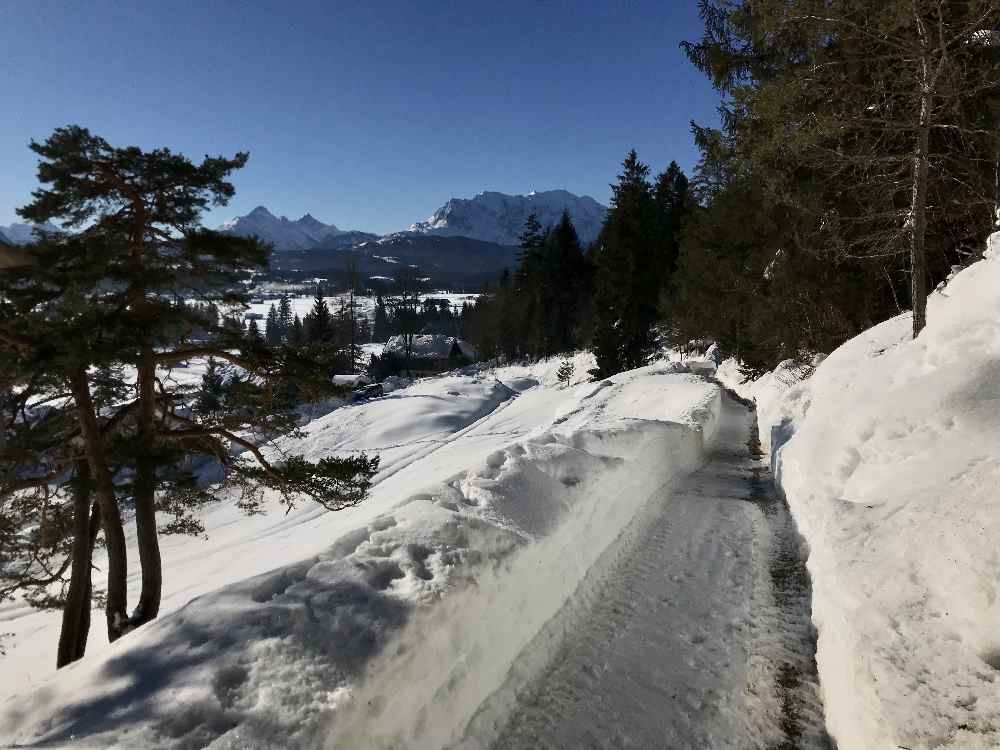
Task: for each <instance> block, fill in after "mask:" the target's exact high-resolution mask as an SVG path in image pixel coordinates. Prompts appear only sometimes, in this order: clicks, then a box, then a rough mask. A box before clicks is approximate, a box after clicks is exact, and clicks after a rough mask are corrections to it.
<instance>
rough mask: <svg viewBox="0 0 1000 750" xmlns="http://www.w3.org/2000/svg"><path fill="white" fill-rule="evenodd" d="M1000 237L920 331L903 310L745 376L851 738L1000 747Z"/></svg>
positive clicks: (831, 700)
mask: <svg viewBox="0 0 1000 750" xmlns="http://www.w3.org/2000/svg"><path fill="white" fill-rule="evenodd" d="M991 245H992V247H991V249H990V250H988V251H987V253H986V257H985V259H984V260H982V261H979V262H977V263H974V264H972V265H971V266H969V267H968V268H966V269H964V270H962V271H961V272H959V273H958V274H956V275H955V277H954V278H953V279H952V280H951V281H950V282H949V283H948V284H947V286H945V287H943V288H941V289H939V290H938V291H936V292H935V293H934V294H932V295H931V296H930V299H929V300H928V316H927V319H928V325H927V327H926V328H925V329H924V330H923V331H922V332H921V333H920V335H919V336H918V337H917V338H916V339H912V338H911V318H910V315H909V314H905V315H901V316H899V317H896V318H893V319H892V320H889V321H886V322H885V323H882V324H881V325H878V326H875V327H874V328H872V329H870V330H868V331H865V332H864V333H862V334H861V335H859V336H857V337H856V338H854V339H852V340H851V341H848V342H847V343H846V344H844V345H843V346H841V347H840V348H839V349H837V350H836V351H834V352H833V353H832V354H831V355H830V356H829V357H828V358H826V359H825V360H824V361H823V362H822V363H821V364H820V365H819V367H818V369H817V370H816V372H815V373H814V374H813V375H812V376H811V377H810V378H808V379H807V380H804V381H802V382H801V383H798V384H793V383H792V382H791V381H788V384H787V385H786V386H785V388H784V389H777V388H775V387H774V381H773V379H762V381H758V383H755V384H753V385H751V386H749V387H747V388H745V389H744V391H745V392H747V391H749V393H750V394H751V395H755V396H756V397H757V400H758V405H759V407H760V408H759V413H760V415H761V418H762V419H765V418H766V417H767V415H770V420H769V421H770V426H771V427H772V435H771V438H772V441H771V442H772V463H773V465H774V467H775V477H776V479H777V481H778V483H779V486H780V487H781V488H782V489H783V491H784V493H785V495H786V496H787V499H788V503H789V505H790V507H791V510H792V512H793V514H794V516H795V520H796V522H797V523H798V526H799V529H800V531H801V533H802V534H803V536H804V537H805V539H806V541H807V543H808V545H809V560H808V567H809V572H810V574H811V575H812V581H813V619H814V622H815V624H816V627H817V630H818V634H819V642H818V650H817V663H818V666H819V671H820V678H821V682H822V686H823V697H824V703H825V706H826V716H827V726H828V729H829V731H830V733H831V735H832V736H833V737H834V739H835V740H836V741H837V743H838V745H839V747H840V748H842V750H878V749H881V748H897V747H905V748H911V749H912V750H923V749H930V748H939V749H944V748H947V749H949V750H958V749H959V748H961V749H962V750H986V749H987V748H997V747H1000V690H998V685H1000V630H998V627H997V625H998V623H1000V584H998V582H1000V555H998V552H997V539H998V538H1000V491H998V486H1000V234H997V235H994V237H993V239H992V241H991ZM784 369H787V367H786V368H784ZM767 427H768V425H767V423H766V422H765V423H762V424H761V428H762V430H766V429H767Z"/></svg>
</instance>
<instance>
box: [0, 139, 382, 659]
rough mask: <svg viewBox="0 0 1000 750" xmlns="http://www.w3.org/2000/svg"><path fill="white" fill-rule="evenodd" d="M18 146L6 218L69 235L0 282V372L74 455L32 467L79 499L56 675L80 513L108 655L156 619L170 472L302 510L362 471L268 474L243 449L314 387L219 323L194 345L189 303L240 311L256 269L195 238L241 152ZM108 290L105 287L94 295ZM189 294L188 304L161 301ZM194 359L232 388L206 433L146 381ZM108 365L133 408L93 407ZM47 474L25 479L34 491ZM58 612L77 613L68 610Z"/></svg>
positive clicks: (292, 421)
mask: <svg viewBox="0 0 1000 750" xmlns="http://www.w3.org/2000/svg"><path fill="white" fill-rule="evenodd" d="M31 148H32V149H33V150H34V151H35V152H36V153H37V154H38V155H39V156H40V157H41V161H40V163H39V169H38V176H39V180H40V182H41V183H42V184H43V186H45V187H43V188H39V189H38V190H36V191H34V193H33V198H34V200H33V202H32V203H31V204H30V205H28V206H26V207H24V208H22V209H20V214H21V215H22V216H24V217H26V218H30V219H31V220H33V221H38V222H44V221H48V220H56V221H60V222H61V223H62V224H63V226H64V227H66V228H67V229H69V230H74V229H76V230H79V231H77V232H76V233H75V234H73V233H68V234H67V235H65V236H63V237H58V238H51V239H50V240H48V241H46V242H45V243H42V244H39V245H38V246H37V247H35V248H33V249H32V250H31V253H32V255H33V256H34V257H35V258H37V262H34V263H32V264H29V265H27V266H25V267H23V268H18V269H16V270H15V271H13V272H6V273H4V274H0V300H3V302H2V303H0V373H4V374H6V375H8V376H9V377H10V378H11V382H12V383H21V382H28V383H33V384H35V385H33V386H32V388H33V389H37V388H38V387H39V384H44V385H45V388H47V389H48V390H49V391H50V395H55V394H59V395H60V396H61V397H62V398H63V399H64V400H63V403H65V404H67V405H71V407H70V406H67V408H71V411H69V412H66V413H69V414H72V415H73V416H74V417H75V422H76V425H75V429H76V431H77V432H76V435H75V436H72V435H71V438H72V439H70V440H68V441H67V439H66V435H65V434H64V435H63V436H62V437H61V438H60V441H59V442H60V443H61V444H63V445H66V446H69V445H73V446H79V448H80V449H82V451H83V457H81V456H80V455H79V453H78V452H77V450H76V449H74V451H73V452H72V454H65V453H60V449H59V447H58V445H55V444H53V445H52V446H49V447H47V448H45V450H44V451H42V450H41V446H40V447H39V452H38V455H39V456H40V457H42V456H44V461H45V463H44V464H43V466H47V467H50V468H51V469H52V470H54V471H57V472H58V478H57V479H56V480H55V481H56V482H58V481H59V480H61V479H62V478H63V477H66V476H67V475H69V476H71V477H72V479H73V481H74V482H75V485H74V486H75V487H77V488H78V489H79V497H80V498H83V500H81V501H80V502H74V522H73V529H74V533H73V545H72V546H73V554H72V561H71V563H70V565H71V580H70V589H71V590H72V592H73V593H72V595H71V596H69V597H68V598H67V605H66V609H64V614H65V617H64V633H63V636H61V646H60V660H61V663H65V662H63V661H62V659H63V655H64V653H66V654H68V655H69V657H70V658H78V656H77V655H78V654H82V647H83V645H85V632H84V629H83V628H82V626H81V625H80V622H82V621H83V620H84V619H85V618H83V616H82V609H83V607H84V606H88V607H89V575H90V574H89V570H90V565H89V557H88V556H89V552H88V549H92V548H93V541H92V533H93V524H92V522H91V521H92V519H93V518H94V513H93V512H91V513H87V510H90V508H89V505H90V503H91V502H92V501H96V503H97V507H98V510H99V513H100V524H101V525H102V527H103V532H104V543H105V549H106V551H107V556H108V563H107V574H108V582H107V596H106V602H107V605H106V613H107V621H108V636H109V639H111V640H115V639H116V638H118V637H120V636H122V635H124V634H125V633H126V632H128V631H129V630H131V629H133V628H135V627H138V626H139V625H142V624H143V623H144V622H147V621H148V620H149V619H151V618H152V617H155V616H156V614H157V611H158V609H159V602H160V591H161V585H162V571H161V560H160V555H159V542H158V535H159V532H158V529H157V523H156V512H157V510H158V509H167V511H168V512H171V513H173V510H170V508H179V507H182V506H183V505H184V504H185V503H187V502H191V503H196V502H200V501H203V499H204V493H203V492H202V491H201V490H199V489H198V488H197V486H196V484H195V483H194V482H193V481H192V477H191V475H190V473H189V472H187V471H186V470H185V469H184V467H185V466H187V465H188V464H189V462H187V461H186V459H187V457H189V456H194V455H202V456H204V455H207V456H209V457H212V458H214V459H215V460H217V461H219V462H220V463H222V464H223V466H224V467H226V469H227V472H228V477H227V481H230V482H232V483H234V484H237V485H238V486H239V487H240V488H241V489H242V490H243V492H244V493H245V496H248V497H249V496H253V494H254V493H256V492H259V491H260V489H261V488H273V489H275V490H276V491H278V492H279V493H281V495H282V497H283V499H284V500H285V502H288V503H293V502H294V501H295V498H296V496H298V495H299V494H305V495H307V496H309V497H312V498H313V499H315V500H317V501H318V502H320V503H322V504H324V505H325V506H326V507H329V508H331V509H337V508H339V507H344V506H346V505H350V504H354V503H356V502H359V501H360V500H361V499H362V498H363V497H364V494H365V492H366V491H367V487H368V484H369V480H370V477H371V473H372V472H373V471H374V469H375V467H376V466H377V459H374V460H372V459H368V458H367V457H364V458H362V459H360V460H357V459H353V458H352V459H324V460H323V461H319V462H317V463H315V464H313V463H309V462H306V461H304V460H303V459H302V458H301V457H297V456H291V457H288V458H287V459H284V460H282V461H281V462H280V463H272V462H269V461H268V460H267V459H266V458H265V457H264V456H263V454H261V453H260V452H259V451H258V450H257V446H256V444H255V443H254V442H252V440H250V439H248V438H247V437H245V436H246V435H254V434H267V435H272V436H273V435H280V434H284V433H287V432H289V431H291V430H294V429H295V426H296V424H297V415H296V413H295V404H294V403H291V402H288V401H287V400H281V398H280V394H281V393H283V392H284V390H283V387H284V385H285V384H287V383H296V384H298V385H299V387H300V388H303V389H316V391H317V392H321V391H322V390H323V389H324V388H326V389H329V388H331V386H330V385H329V384H328V383H326V384H324V380H325V378H323V377H321V376H319V375H317V373H316V367H315V363H313V362H310V361H309V360H308V359H307V358H303V357H302V356H299V355H296V354H295V353H293V352H289V351H285V350H284V349H282V350H280V351H278V352H274V353H270V352H269V351H268V350H267V349H265V348H264V347H262V346H258V345H257V344H256V343H255V342H253V341H250V340H249V338H248V337H244V336H243V331H242V327H241V326H240V324H239V322H238V321H235V320H234V318H233V317H232V316H230V317H229V321H230V322H226V323H224V324H223V325H222V326H219V327H217V328H215V329H213V330H208V331H207V336H206V335H205V327H206V325H208V321H207V318H206V316H205V315H204V314H202V312H201V311H200V310H199V306H198V305H197V304H195V303H197V302H206V301H207V299H208V298H212V297H214V298H219V297H222V296H225V298H226V299H227V301H229V302H230V303H231V304H234V305H235V306H237V307H238V308H242V309H245V308H246V296H245V294H244V293H243V292H242V291H241V290H242V285H241V283H240V280H241V278H242V277H243V276H245V275H246V274H249V273H253V272H259V271H260V270H261V269H262V268H264V267H266V264H267V256H268V252H269V250H268V248H267V247H266V246H264V245H262V244H261V243H259V242H257V241H256V240H255V239H253V238H242V237H233V236H229V235H223V234H219V233H216V232H212V231H208V230H204V229H201V228H200V215H201V212H202V211H203V210H204V209H205V208H206V207H207V206H208V205H213V204H214V205H224V204H225V203H226V202H227V200H228V199H229V198H230V197H231V196H232V194H233V187H232V185H231V184H230V183H229V182H227V180H226V178H227V177H228V175H229V174H230V173H231V172H232V171H233V170H235V169H238V168H240V167H242V166H243V164H244V163H245V162H246V159H247V156H246V154H237V156H236V157H235V158H233V159H224V158H218V157H217V158H212V157H206V158H205V160H204V161H203V162H202V163H201V164H198V165H196V164H193V163H192V162H190V161H189V160H188V159H186V158H185V157H183V156H181V155H178V154H174V153H172V152H170V151H169V150H168V149H157V150H153V151H143V150H141V149H139V148H135V147H132V148H114V147H112V146H111V145H110V144H108V143H107V142H106V141H105V140H104V139H102V138H99V137H97V136H94V135H92V134H91V133H90V132H89V131H87V130H86V129H84V128H80V127H76V126H72V127H67V128H60V129H57V130H56V131H55V132H54V133H53V135H52V136H51V137H50V138H48V139H47V140H46V141H45V142H44V143H35V142H32V144H31ZM109 278H114V279H115V280H116V284H114V285H110V286H109V284H108V279H109ZM193 289H194V290H197V294H198V295H200V299H194V300H192V304H177V303H175V300H178V299H180V298H181V297H182V296H185V295H190V294H191V292H192V290H193ZM53 290H57V293H55V294H54V293H53ZM254 329H256V323H255V322H252V325H251V331H253V330H254ZM199 330H200V331H201V333H199V336H198V339H197V340H195V339H194V337H193V334H194V332H195V331H199ZM257 335H258V336H259V330H257ZM208 356H214V357H216V358H218V359H220V360H225V361H229V362H231V363H233V364H236V365H238V366H240V367H242V368H243V369H244V370H245V371H246V372H247V384H248V386H247V388H245V389H244V392H243V394H242V395H241V396H240V398H239V399H235V400H233V401H232V403H231V406H232V408H231V409H227V411H226V412H225V413H224V414H223V415H220V416H219V417H218V418H217V419H205V418H204V417H202V416H200V415H198V414H196V413H195V412H194V411H193V410H192V409H189V407H191V406H192V405H193V402H194V401H195V400H196V398H197V394H196V393H192V392H191V390H190V389H189V388H185V387H181V386H178V385H177V384H176V383H175V382H173V381H172V380H171V379H169V378H163V379H158V378H157V369H158V368H169V367H171V366H173V365H175V364H177V363H180V362H187V361H189V360H191V359H196V358H199V357H208ZM120 365H127V366H128V367H127V368H125V369H123V370H122V372H128V373H130V374H129V376H128V378H129V385H130V386H131V392H132V393H133V394H135V396H134V398H133V399H130V400H126V401H125V402H124V403H121V404H110V405H109V406H108V408H98V405H97V403H95V392H96V393H99V391H98V390H97V389H95V377H96V376H97V374H98V373H101V372H102V371H104V372H111V371H113V369H112V368H115V367H117V366H120ZM67 398H68V400H66V399H67ZM230 398H233V397H232V395H231V394H228V395H227V399H230ZM29 421H30V422H31V423H32V425H34V424H35V423H36V421H37V420H29ZM231 443H235V444H239V445H242V446H244V447H245V448H247V449H248V450H249V453H248V455H249V456H252V457H251V458H243V457H237V456H234V455H233V452H232V451H230V449H229V445H230V444H231ZM39 445H40V444H39ZM123 472H124V473H123ZM46 476H48V475H47V474H46V475H44V476H42V477H40V478H38V480H37V481H39V482H42V483H43V484H42V485H40V486H44V482H43V480H44V479H45V477H46ZM117 477H125V481H116V478H117ZM123 497H124V498H130V499H131V501H132V503H133V504H134V507H135V522H136V531H137V534H136V538H137V542H138V549H139V558H140V564H141V565H140V567H141V581H142V590H141V593H140V597H139V603H138V605H137V607H136V609H135V611H134V613H133V614H132V615H131V616H130V615H129V614H128V613H127V590H126V571H127V565H126V562H127V561H126V553H125V544H124V530H123V526H122V519H121V512H120V499H121V498H123ZM84 500H85V501H86V502H84ZM84 505H87V506H88V507H87V508H84ZM182 512H183V511H182ZM175 515H176V514H175ZM78 552H79V554H78ZM81 591H82V592H83V593H82V594H81V593H80V592H81ZM70 602H72V603H73V604H70ZM74 607H79V609H78V610H76V611H75V612H74V611H73V608H74ZM71 621H75V623H76V624H72V623H71ZM67 628H68V629H67ZM81 635H82V638H81ZM64 640H65V642H66V643H67V644H68V648H67V649H66V651H65V652H64V651H63V648H62V643H63V641H64Z"/></svg>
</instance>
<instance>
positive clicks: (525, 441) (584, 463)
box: [0, 354, 720, 748]
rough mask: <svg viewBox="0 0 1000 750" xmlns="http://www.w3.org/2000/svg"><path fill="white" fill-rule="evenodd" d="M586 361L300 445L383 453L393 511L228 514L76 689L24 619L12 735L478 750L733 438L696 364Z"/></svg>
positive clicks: (447, 395)
mask: <svg viewBox="0 0 1000 750" xmlns="http://www.w3.org/2000/svg"><path fill="white" fill-rule="evenodd" d="M573 361H574V365H575V375H574V377H573V379H572V380H571V382H570V383H569V384H568V385H563V384H561V383H560V382H559V381H558V378H557V377H556V371H557V370H558V368H559V365H560V361H558V360H554V361H549V362H545V363H541V364H539V365H535V366H530V367H510V368H502V369H498V370H496V371H484V370H479V371H476V370H469V374H453V375H449V376H444V377H440V378H433V379H426V380H420V381H417V382H415V383H413V384H412V385H406V384H405V383H400V384H398V386H402V387H396V388H387V389H386V390H387V391H388V395H387V396H385V397H384V398H380V399H375V400H373V401H370V402H368V403H365V404H361V405H345V406H342V407H340V408H337V409H334V410H333V411H331V412H329V413H328V414H326V415H325V416H322V417H320V418H317V419H315V420H313V421H312V422H310V423H309V424H308V425H307V426H306V427H305V432H306V435H305V436H304V437H303V438H300V439H298V440H297V441H295V442H294V443H293V444H292V445H289V446H287V447H290V448H292V449H294V450H300V451H302V452H304V453H305V454H306V455H307V457H309V458H313V459H315V458H319V457H322V456H328V455H338V454H339V455H343V454H346V453H350V452H353V451H367V452H369V453H377V454H379V455H380V456H381V457H382V464H381V470H380V473H379V475H378V476H377V478H376V485H375V487H374V490H373V492H372V496H371V497H370V499H369V500H367V501H366V502H365V503H364V504H362V505H360V506H358V507H356V508H353V509H351V510H347V511H343V512H340V513H335V514H331V513H325V512H322V510H321V509H319V508H317V507H314V506H309V505H302V506H300V507H299V508H297V509H296V510H294V511H292V512H291V513H289V514H287V515H284V514H283V513H282V512H281V511H280V509H279V508H278V507H277V505H276V504H275V503H272V504H271V506H270V509H269V510H270V512H269V513H267V514H266V515H262V516H253V517H249V518H246V517H243V516H241V515H240V513H239V512H238V511H237V510H235V509H234V508H233V506H232V504H231V502H227V501H225V500H222V501H220V502H219V503H218V504H217V505H215V506H212V507H210V508H209V509H208V510H207V511H206V512H204V513H203V516H202V518H203V521H204V523H205V526H206V529H207V533H208V539H207V540H201V539H192V538H183V537H171V538H166V539H164V540H163V546H162V549H163V556H164V569H165V572H166V581H165V590H164V602H163V608H162V614H161V617H160V618H159V619H158V620H157V621H155V622H154V623H151V624H150V625H148V626H145V627H143V628H141V629H140V630H139V631H137V632H135V633H132V634H130V635H129V636H127V637H126V638H123V639H122V640H120V641H118V642H117V643H116V644H114V645H113V646H109V645H108V644H107V643H106V642H105V638H104V636H103V633H102V627H101V623H100V618H99V617H95V625H94V628H93V631H92V633H91V646H90V649H89V651H88V655H87V657H86V658H85V659H84V660H83V661H81V662H79V663H77V664H75V665H73V666H71V667H69V668H67V669H65V670H62V671H60V672H59V674H58V675H57V676H56V675H54V674H53V671H54V670H53V668H52V667H53V663H54V646H55V640H56V635H57V631H58V616H57V615H56V614H54V613H51V612H37V611H32V610H30V609H28V608H27V607H24V606H19V605H17V604H14V605H10V604H8V605H4V606H3V607H2V608H0V618H2V620H3V627H2V629H3V630H4V631H9V632H11V633H13V636H12V638H10V639H9V640H7V641H5V645H6V647H7V650H8V654H7V656H6V657H4V658H3V666H4V676H5V679H4V680H3V682H2V689H3V691H4V694H5V696H9V698H8V700H6V701H5V702H3V703H0V738H3V740H4V741H8V742H15V743H32V742H42V743H47V744H49V745H63V744H67V743H73V744H77V745H85V746H99V747H121V748H126V747H127V748H134V747H152V748H158V747H162V748H167V747H169V748H175V747H202V746H211V747H214V748H227V747H268V746H281V747H287V746H300V745H303V744H309V743H315V742H320V741H327V740H328V741H330V742H334V740H335V739H336V738H341V739H343V738H350V737H353V736H356V733H357V732H359V731H363V732H364V737H365V738H366V739H365V742H366V743H369V744H377V743H378V742H385V743H388V744H389V745H392V744H393V743H395V742H398V741H400V738H403V744H404V745H407V746H411V747H420V746H422V747H439V746H440V744H441V743H440V742H439V740H440V741H451V740H452V739H454V738H456V737H457V736H458V734H459V733H460V732H461V731H462V729H463V728H464V726H465V725H466V723H467V722H468V720H469V719H470V718H471V717H472V714H473V713H474V712H475V710H476V709H477V707H478V706H479V705H480V704H481V703H482V702H483V701H484V700H485V699H486V698H487V697H488V696H489V695H490V694H491V693H492V692H493V691H494V690H496V689H498V688H499V687H500V686H501V685H502V684H503V683H504V680H505V679H506V677H507V673H508V670H509V669H510V665H511V663H512V662H513V660H514V659H515V658H516V657H517V656H518V654H519V653H520V651H521V650H522V649H523V647H524V645H525V644H527V643H528V642H529V641H531V640H532V639H533V638H534V637H535V635H536V634H537V633H538V632H539V630H540V629H541V628H542V627H543V626H544V625H545V623H546V621H547V620H548V619H549V618H550V617H551V616H552V615H553V614H554V613H555V612H556V611H558V610H559V608H560V607H561V606H562V604H563V602H564V601H565V600H566V599H567V597H569V596H570V594H572V592H573V591H574V589H575V588H576V586H577V585H578V584H579V582H580V581H581V580H582V578H583V577H584V575H585V574H586V572H587V571H588V569H590V567H591V566H592V565H593V563H594V561H595V560H596V559H597V558H598V557H599V556H600V555H601V553H602V551H603V550H604V549H606V548H607V547H608V545H609V544H611V543H612V541H613V540H614V539H615V537H616V536H617V535H618V533H619V532H620V531H621V529H622V528H624V527H625V526H626V525H627V524H628V523H629V522H630V520H631V519H632V518H633V516H634V515H635V513H636V511H637V509H639V508H640V507H641V506H642V505H643V503H644V502H645V501H646V500H647V499H648V498H649V497H650V495H651V494H652V493H653V492H655V491H656V490H658V489H659V488H662V487H663V486H664V485H665V484H666V483H669V482H670V481H673V479H674V478H677V477H681V476H683V475H685V474H687V473H689V472H690V471H691V470H693V469H695V468H696V467H697V466H698V465H699V464H700V462H701V461H702V460H703V455H704V450H705V445H706V439H710V438H711V436H712V435H713V434H714V432H715V430H716V429H717V425H718V416H719V404H720V398H719V391H718V389H717V388H716V387H715V386H714V385H712V384H710V383H707V382H706V381H704V380H702V379H700V378H698V377H696V376H693V375H691V374H687V373H684V372H679V371H678V370H680V369H681V368H680V367H679V366H677V365H671V364H660V365H653V366H650V367H647V368H644V369H641V370H637V371H633V372H629V373H623V374H621V375H618V376H615V377H614V378H612V379H609V380H606V381H601V382H597V383H591V382H585V381H586V372H587V370H588V369H589V368H590V367H592V366H593V359H592V357H590V356H589V355H586V354H580V355H577V356H576V357H575V358H574V360H573ZM135 557H136V555H135V554H134V548H133V554H132V562H133V567H132V569H131V576H130V584H131V586H132V589H131V590H132V591H133V592H134V591H135V590H136V588H137V584H138V570H137V569H136V567H135V566H134V562H135V560H134V558H135ZM95 564H96V565H97V567H98V569H102V567H103V561H102V560H100V559H97V560H96V561H95ZM97 578H98V579H99V578H100V576H99V574H98V576H97ZM529 582H530V583H529ZM526 584H528V585H526ZM95 614H96V613H95ZM443 624H447V628H446V630H447V632H448V633H450V634H451V635H452V636H453V638H442V636H441V633H442V632H443V630H444V629H443V628H442V625H443ZM425 643H426V644H430V646H429V647H428V648H421V646H422V645H423V644H425ZM400 680H402V681H400ZM387 701H388V702H387ZM373 712H375V713H377V714H378V715H379V718H378V719H377V720H375V721H372V720H371V716H372V713H373ZM365 728H367V729H365ZM411 737H412V738H413V740H412V744H411V740H410V738H411ZM338 746H341V747H343V746H356V743H355V745H352V744H351V742H349V741H348V742H347V743H346V744H340V745H338Z"/></svg>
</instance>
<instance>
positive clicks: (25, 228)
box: [0, 221, 59, 245]
mask: <svg viewBox="0 0 1000 750" xmlns="http://www.w3.org/2000/svg"><path fill="white" fill-rule="evenodd" d="M36 228H38V229H41V230H42V231H43V232H53V233H57V232H58V231H59V227H57V226H56V225H55V224H53V223H51V222H48V221H47V222H45V223H44V224H19V223H17V222H14V223H13V224H8V225H7V226H0V242H2V241H6V242H7V243H9V244H11V245H27V244H30V243H32V242H34V241H35V229H36Z"/></svg>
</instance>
